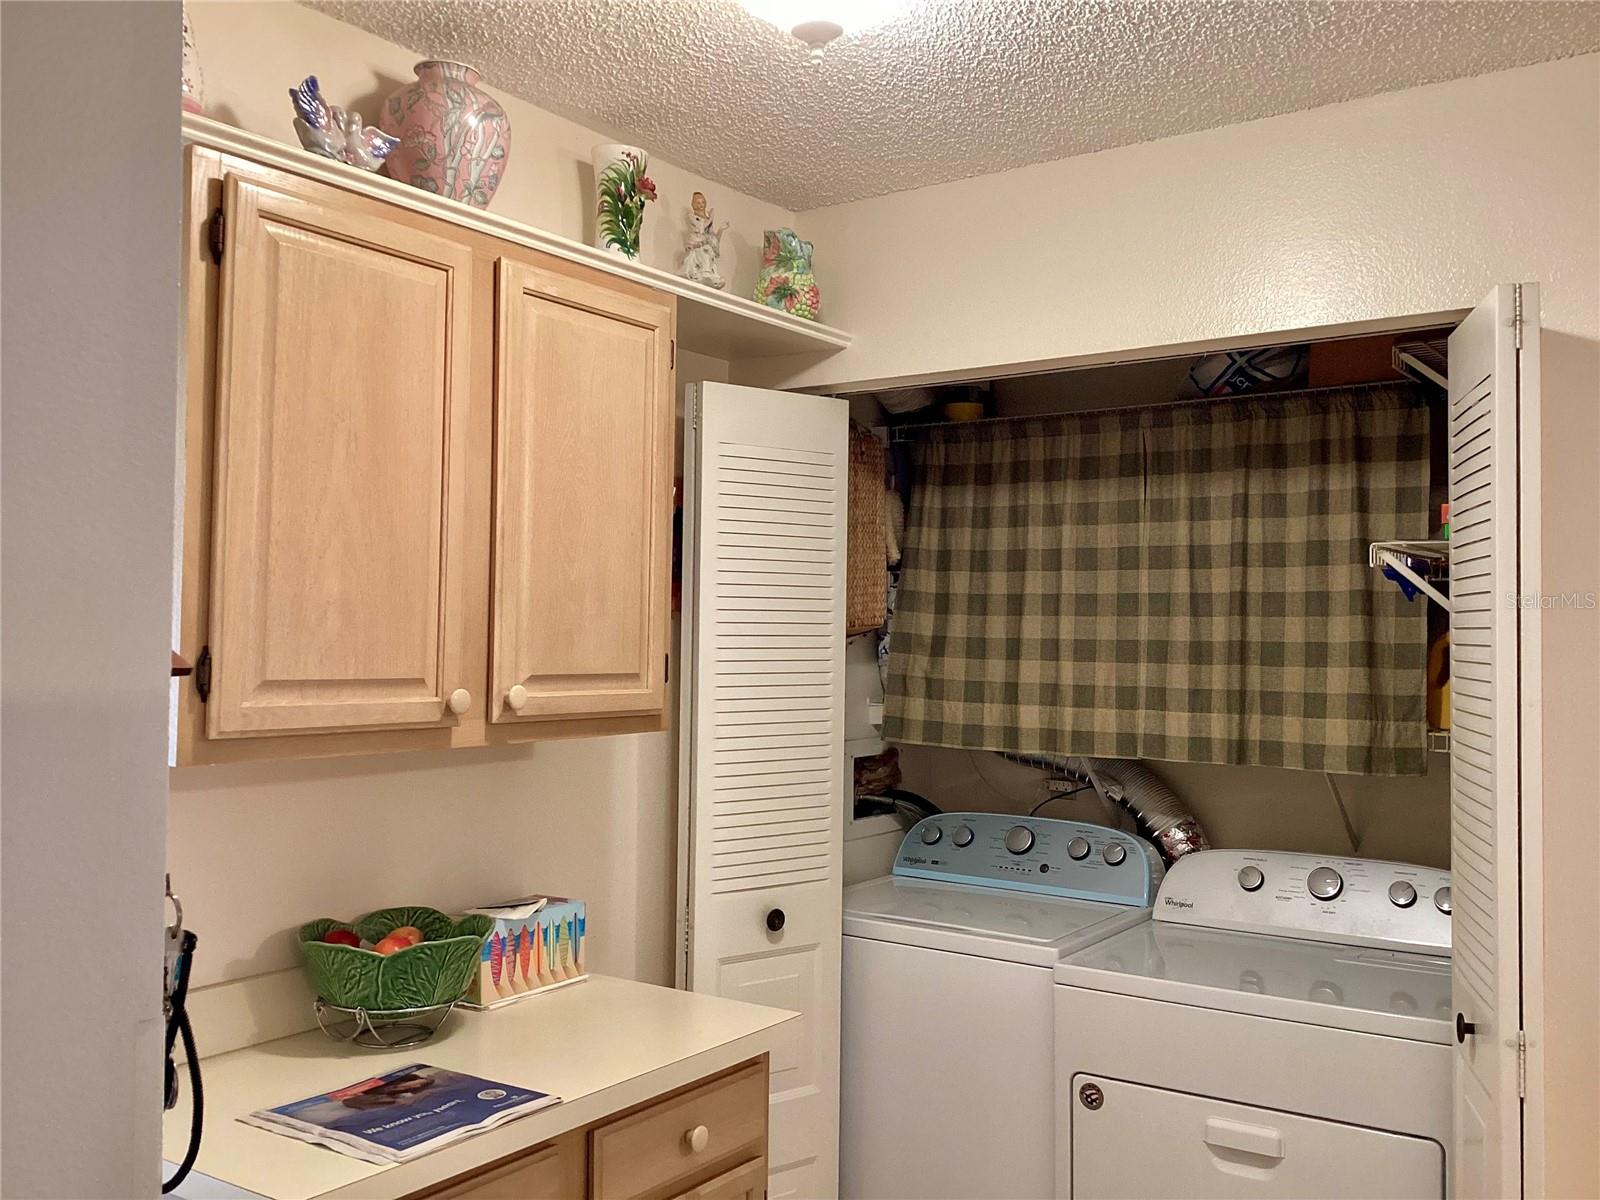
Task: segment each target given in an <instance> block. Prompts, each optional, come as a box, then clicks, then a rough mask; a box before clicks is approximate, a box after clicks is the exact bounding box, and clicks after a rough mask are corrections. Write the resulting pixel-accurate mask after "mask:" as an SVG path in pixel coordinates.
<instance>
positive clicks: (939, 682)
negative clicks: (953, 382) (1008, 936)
mask: <svg viewBox="0 0 1600 1200" xmlns="http://www.w3.org/2000/svg"><path fill="white" fill-rule="evenodd" d="M914 456H915V462H916V482H915V485H914V489H913V494H912V504H911V512H910V516H909V520H908V523H907V530H906V550H905V567H904V574H903V576H902V581H901V588H900V594H899V597H898V602H897V604H896V609H895V616H894V626H893V636H892V639H891V643H890V647H891V653H890V660H889V662H890V667H889V685H888V689H887V692H886V695H885V722H884V732H885V735H886V736H888V737H890V738H892V739H894V740H896V741H902V742H913V743H921V744H927V745H938V746H957V747H963V748H968V749H983V750H1013V751H1020V752H1036V753H1037V752H1045V753H1055V754H1087V755H1095V756H1103V757H1119V758H1154V759H1166V760H1172V761H1180V762H1207V763H1236V764H1244V765H1254V766H1279V767H1298V768H1304V769H1309V770H1318V771H1331V772H1351V773H1360V774H1416V773H1420V772H1421V771H1422V769H1423V765H1424V758H1425V753H1424V751H1425V742H1426V736H1427V734H1426V724H1425V719H1424V691H1425V689H1424V685H1423V665H1424V656H1425V650H1426V646H1425V641H1426V635H1427V624H1426V620H1427V619H1426V608H1425V603H1424V602H1422V601H1418V602H1415V603H1408V602H1407V601H1406V600H1405V598H1404V597H1403V596H1402V595H1401V593H1400V591H1399V589H1398V588H1396V587H1395V586H1394V585H1393V584H1392V583H1390V582H1388V581H1387V580H1384V579H1383V578H1382V577H1381V576H1380V575H1379V573H1378V572H1376V571H1374V570H1372V569H1371V568H1369V567H1368V566H1367V544H1368V543H1369V542H1373V541H1381V540H1390V539H1396V538H1423V537H1426V536H1427V526H1428V521H1429V514H1428V474H1429V467H1428V412H1427V408H1426V405H1425V403H1424V401H1423V397H1422V394H1421V391H1420V389H1417V388H1413V387H1412V386H1410V385H1401V384H1396V385H1383V386H1380V387H1366V388H1352V389H1341V390H1336V391H1322V392H1316V393H1289V394H1279V395H1275V396H1270V397H1259V398H1251V399H1247V400H1235V401H1221V402H1218V403H1215V404H1206V405H1202V406H1183V407H1170V408H1166V409H1162V408H1142V409H1137V410H1128V411H1124V412H1117V413H1099V414H1093V415H1086V416H1072V415H1066V416H1051V417H1040V418H1033V419H1029V420H1025V421H1011V422H1007V423H1004V424H998V425H976V426H966V427H962V426H944V427H939V428H936V429H932V430H929V431H926V432H925V433H924V434H923V436H922V437H921V438H920V439H919V440H918V442H917V443H916V444H915V447H914Z"/></svg>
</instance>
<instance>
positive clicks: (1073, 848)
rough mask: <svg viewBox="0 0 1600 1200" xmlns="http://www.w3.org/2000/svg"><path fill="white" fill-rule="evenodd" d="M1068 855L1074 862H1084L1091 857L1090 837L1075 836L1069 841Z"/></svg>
mask: <svg viewBox="0 0 1600 1200" xmlns="http://www.w3.org/2000/svg"><path fill="white" fill-rule="evenodd" d="M1067 857H1068V858H1070V859H1072V860H1073V861H1074V862H1082V861H1083V860H1084V859H1086V858H1088V857H1089V839H1088V838H1081V837H1075V838H1073V839H1072V840H1071V841H1070V842H1068V843H1067Z"/></svg>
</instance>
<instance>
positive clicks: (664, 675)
mask: <svg viewBox="0 0 1600 1200" xmlns="http://www.w3.org/2000/svg"><path fill="white" fill-rule="evenodd" d="M661 663H662V666H661V682H662V683H671V682H672V655H670V654H663V655H662V656H661Z"/></svg>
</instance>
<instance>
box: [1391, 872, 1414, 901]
mask: <svg viewBox="0 0 1600 1200" xmlns="http://www.w3.org/2000/svg"><path fill="white" fill-rule="evenodd" d="M1416 902H1417V889H1416V888H1414V887H1412V886H1411V885H1410V884H1409V883H1407V882H1406V881H1405V880H1404V879H1396V880H1395V881H1394V882H1393V883H1391V884H1390V885H1389V903H1390V904H1392V905H1394V906H1395V907H1396V908H1410V907H1411V906H1412V905H1413V904H1415V903H1416Z"/></svg>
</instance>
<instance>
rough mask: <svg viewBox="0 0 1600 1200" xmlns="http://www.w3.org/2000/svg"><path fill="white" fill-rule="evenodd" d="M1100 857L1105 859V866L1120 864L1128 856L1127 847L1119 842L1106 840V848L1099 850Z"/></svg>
mask: <svg viewBox="0 0 1600 1200" xmlns="http://www.w3.org/2000/svg"><path fill="white" fill-rule="evenodd" d="M1100 857H1101V858H1103V859H1105V860H1106V866H1108V867H1115V866H1120V865H1121V863H1122V860H1123V859H1125V858H1127V857H1128V850H1127V847H1126V846H1124V845H1123V844H1122V843H1121V842H1107V843H1106V848H1105V849H1104V850H1102V851H1100Z"/></svg>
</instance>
